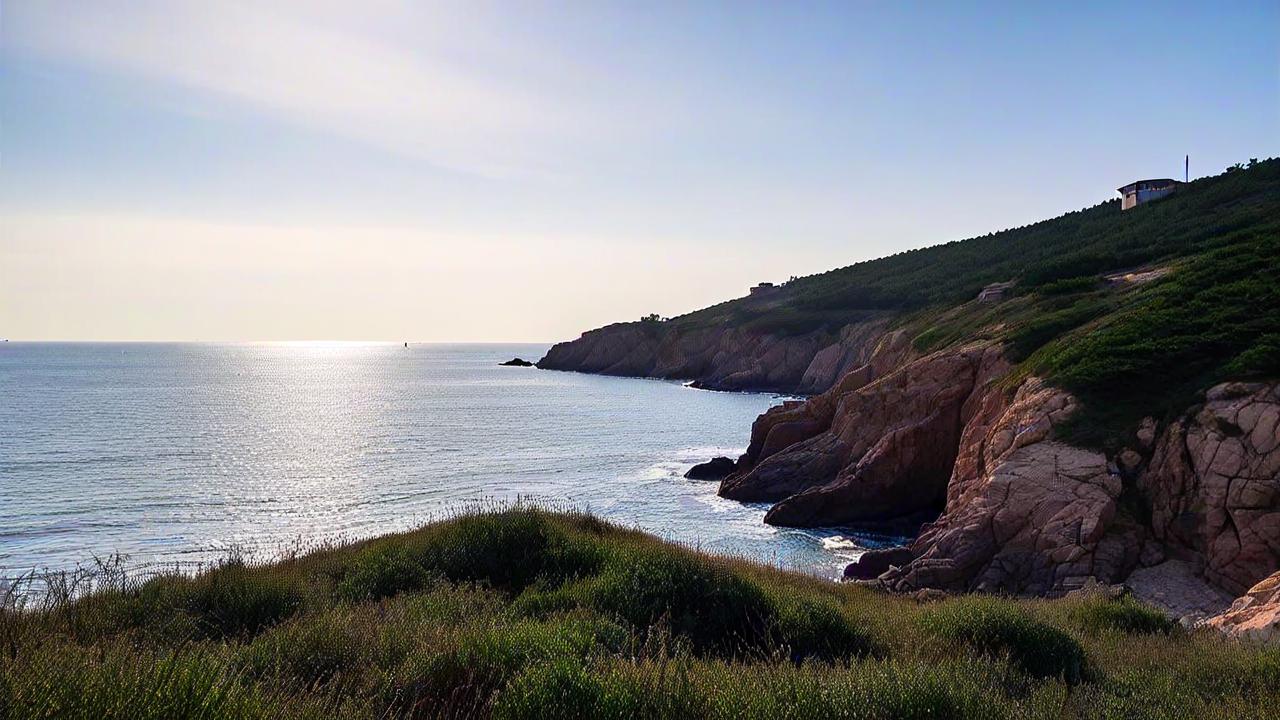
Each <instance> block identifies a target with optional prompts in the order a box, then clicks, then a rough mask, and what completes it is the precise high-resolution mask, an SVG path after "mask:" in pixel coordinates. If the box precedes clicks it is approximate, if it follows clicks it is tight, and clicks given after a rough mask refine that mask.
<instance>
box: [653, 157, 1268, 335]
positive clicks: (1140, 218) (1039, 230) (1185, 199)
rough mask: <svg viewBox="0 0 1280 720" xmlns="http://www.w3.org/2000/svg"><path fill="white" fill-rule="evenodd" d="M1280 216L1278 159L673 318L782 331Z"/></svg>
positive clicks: (1126, 261) (1140, 257)
mask: <svg viewBox="0 0 1280 720" xmlns="http://www.w3.org/2000/svg"><path fill="white" fill-rule="evenodd" d="M1278 215H1280V159H1276V160H1267V161H1264V162H1260V163H1256V164H1254V165H1253V166H1251V167H1249V168H1248V169H1246V170H1241V171H1237V172H1228V173H1224V174H1222V175H1219V176H1216V177H1209V178H1202V179H1200V180H1196V181H1194V182H1192V183H1191V184H1189V185H1188V186H1187V187H1185V188H1184V189H1183V190H1182V191H1181V192H1179V193H1177V194H1175V195H1173V196H1172V197H1169V198H1167V199H1164V200H1161V201H1158V202H1154V203H1150V204H1148V205H1144V206H1142V207H1141V208H1140V209H1136V210H1134V211H1131V212H1122V211H1121V210H1120V201H1119V200H1112V201H1108V202H1104V203H1102V204H1100V205H1095V206H1094V207H1091V208H1086V209H1084V210H1078V211H1076V212H1070V213H1067V214H1065V215H1062V216H1060V217H1057V218H1053V219H1051V220H1044V221H1042V222H1038V223H1034V224H1032V225H1026V226H1024V227H1020V228H1014V229H1011V230H1003V231H1001V232H996V233H990V234H988V235H984V236H982V237H976V238H969V239H967V240H958V241H955V242H950V243H946V244H944V245H936V246H934V247H929V248H923V249H920V250H910V251H907V252H902V253H898V254H896V255H890V256H889V257H884V258H879V259H877V260H869V261H867V262H861V263H858V264H856V265H850V266H848V267H843V268H839V269H836V270H831V271H829V272H825V273H821V274H819V275H810V276H808V277H802V278H795V279H793V280H791V281H789V282H788V283H786V285H785V286H783V287H782V288H781V289H780V290H779V291H778V293H779V297H778V299H777V301H776V302H771V303H752V302H750V301H747V300H735V301H731V302H727V303H722V304H720V305H717V306H714V307H711V308H707V309H705V310H700V311H698V312H695V313H690V314H688V315H683V316H680V317H678V318H675V319H673V320H672V321H671V322H672V323H675V324H677V325H686V326H690V325H691V326H700V325H708V324H717V323H720V322H725V321H732V322H735V323H760V324H761V325H762V326H766V325H769V326H776V328H775V329H778V330H783V331H789V332H807V331H809V330H812V329H814V328H815V327H818V326H821V325H824V324H828V325H829V324H831V323H837V324H844V323H845V322H849V321H850V320H856V319H858V318H860V317H863V316H865V315H866V314H867V313H869V312H873V311H894V312H901V311H912V310H918V309H921V308H925V307H931V306H934V307H936V306H944V307H945V306H953V305H957V304H960V303H964V302H967V301H969V300H972V299H973V298H974V297H975V296H976V295H977V294H978V291H980V290H981V289H982V288H983V287H984V286H986V285H988V284H990V283H993V282H1002V281H1007V280H1014V281H1017V282H1018V284H1019V286H1020V287H1022V288H1024V289H1029V288H1036V287H1041V286H1045V285H1049V284H1051V283H1054V282H1057V281H1060V280H1063V279H1067V278H1080V277H1082V276H1089V275H1100V274H1102V273H1105V272H1112V271H1117V270H1121V269H1124V268H1130V267H1135V266H1138V265H1142V264H1146V263H1153V262H1163V261H1168V260H1173V259H1176V258H1180V257H1186V256H1188V255H1193V254H1196V253H1199V252H1202V251H1204V250H1206V249H1208V248H1211V247H1214V246H1215V245H1216V244H1217V242H1218V241H1219V239H1220V238H1221V237H1223V236H1224V235H1228V234H1230V233H1232V232H1235V231H1238V230H1244V229H1248V228H1254V227H1258V226H1259V225H1263V224H1266V223H1269V222H1272V221H1274V219H1275V218H1276V217H1277V216H1278Z"/></svg>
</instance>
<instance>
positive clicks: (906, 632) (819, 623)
mask: <svg viewBox="0 0 1280 720" xmlns="http://www.w3.org/2000/svg"><path fill="white" fill-rule="evenodd" d="M98 580H99V583H100V585H99V587H98V590H97V591H96V592H95V593H93V594H91V595H88V596H85V597H81V598H79V599H72V598H70V597H68V596H67V594H66V593H65V592H63V593H58V592H54V593H52V594H51V595H49V596H47V597H46V598H45V600H44V602H42V603H37V604H36V605H35V606H33V607H28V608H27V609H26V610H25V611H22V612H16V611H14V610H13V609H12V608H11V607H10V608H6V609H5V610H4V611H3V613H2V614H0V643H3V657H2V659H0V717H3V718H53V717H57V718H232V717H235V718H245V717H251V718H258V717H260V718H291V717H292V718H310V717H315V718H346V717H351V718H386V717H392V718H399V717H498V718H517V717H538V718H546V719H550V718H568V717H608V718H631V717H652V718H661V717H668V718H702V717H706V718H711V717H722V718H739V717H830V718H925V717H928V718H1005V717H1044V718H1060V717H1096V718H1147V717H1150V718H1166V717H1168V718H1173V717H1178V718H1181V717H1241V718H1245V717H1249V718H1253V717H1266V716H1268V714H1269V713H1271V712H1273V711H1274V710H1275V708H1276V707H1277V706H1278V704H1280V653H1278V652H1277V651H1275V650H1261V649H1257V648H1250V647H1245V646H1242V645H1238V644H1234V643H1231V642H1228V641H1224V640H1222V639H1219V638H1217V637H1216V636H1211V635H1203V634H1193V633H1187V632H1185V631H1183V630H1181V629H1180V628H1178V627H1177V626H1175V625H1173V624H1171V623H1169V622H1168V621H1167V620H1165V619H1164V618H1163V616H1162V615H1160V614H1159V613H1156V612H1154V611H1152V610H1150V609H1148V608H1145V607H1143V606H1141V605H1139V604H1137V603H1135V602H1133V601H1130V600H1120V601H1113V600H1106V599H1103V598H1101V597H1089V598H1077V599H1069V600H1057V601H1029V600H1008V599H1000V598H994V597H976V596H969V597H960V598H952V599H947V600H943V601H941V602H928V603H924V602H921V603H917V602H916V601H913V600H911V599H908V598H903V597H895V596H887V595H881V594H877V593H875V592H873V591H870V590H867V589H864V588H859V587H851V586H840V585H833V584H831V583H828V582H824V581H819V580H816V579H813V578H808V577H805V576H801V575H796V574H791V573H785V572H781V571H777V570H773V569H769V568H766V567H762V566H758V565H753V564H749V563H745V562H740V561H730V560H725V559H720V558H713V557H709V556H705V555H701V554H698V553H695V552H692V551H690V550H688V549H684V548H680V547H676V546H672V545H669V544H665V543H661V542H659V541H657V540H655V539H653V538H651V537H649V536H645V535H643V534H640V533H637V532H634V531H627V530H623V529H619V528H617V527H614V526H611V525H608V524H605V523H603V522H601V521H599V520H597V519H594V518H592V517H589V516H583V515H576V514H552V513H547V512H543V511H537V510H530V509H522V508H515V509H511V510H507V511H503V512H495V513H478V514H471V515H466V516H462V517H459V518H456V519H454V520H451V521H448V522H444V523H438V524H434V525H430V526H426V527H424V528H422V529H420V530H418V531H415V532H412V533H408V534H402V535H394V536H388V537H383V538H379V539H376V540H372V541H369V542H364V543H359V544H354V545H349V546H344V547H338V548H332V549H325V550H321V551H318V552H314V553H311V554H308V555H305V556H301V557H296V558H288V559H285V560H283V561H281V562H278V563H275V564H271V565H265V566H247V565H246V564H244V563H242V562H228V563H225V564H223V565H221V566H219V567H217V568H214V569H212V570H210V571H208V572H205V573H202V574H200V575H198V576H195V577H184V576H176V575H175V576H163V577H157V578H153V579H150V580H147V581H145V582H132V581H129V580H128V579H127V578H125V577H124V576H123V575H121V574H119V573H107V574H105V575H102V576H100V577H99V578H98ZM55 585H56V584H55ZM64 590H65V588H64Z"/></svg>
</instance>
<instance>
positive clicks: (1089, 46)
mask: <svg viewBox="0 0 1280 720" xmlns="http://www.w3.org/2000/svg"><path fill="white" fill-rule="evenodd" d="M2 2H3V4H2V5H0V12H2V13H3V17H2V19H0V21H2V23H3V25H2V29H0V33H2V42H3V46H2V48H0V337H10V338H15V339H172V340H253V339H281V340H287V339H384V340H395V341H399V340H424V341H426V340H436V341H450V340H459V341H461V340H535V341H542V340H561V339H568V338H571V337H575V336H576V335H577V334H578V333H579V332H580V331H582V330H585V329H588V328H590V327H594V326H598V325H601V324H604V323H607V322H612V321H615V320H623V319H634V318H637V317H639V316H640V315H642V314H645V313H649V312H658V313H661V314H664V315H674V314H679V313H681V312H685V311H689V310H693V309H696V308H698V307H702V306H705V305H708V304H711V303H714V302H718V301H720V300H724V299H727V298H730V297H735V296H738V295H742V294H744V293H745V291H746V288H747V286H748V285H750V284H752V283H754V282H757V281H760V280H785V279H786V278H787V277H788V276H790V275H802V274H809V273H813V272H818V271H822V270H827V269H830V268H833V267H837V266H842V265H847V264H849V263H851V262H854V261H857V260H862V259H867V258H872V257H877V256H881V255H885V254H888V253H893V252H897V251H900V250H904V249H908V248H914V247H920V246H924V245H932V244H937V243H939V242H945V241H948V240H955V239H960V238H964V237H968V236H971V235H975V234H981V233H985V232H988V231H991V230H997V229H1001V228H1005V227H1009V226H1016V225H1020V224H1024V223H1027V222H1030V221H1033V220H1037V219H1041V218H1044V217H1048V216H1052V215H1055V214H1058V213H1061V212H1063V211H1067V210H1072V209H1076V208H1079V207H1082V206H1086V205H1092V204H1094V203H1097V202H1099V201H1102V200H1105V199H1108V198H1110V197H1113V196H1114V188H1116V187H1119V186H1120V185H1122V184H1124V183H1126V182H1128V181H1130V180H1134V179H1137V178H1143V177H1161V176H1178V175H1180V174H1181V171H1182V156H1183V155H1184V154H1185V153H1190V155H1191V167H1192V174H1193V175H1198V174H1209V173H1216V172H1219V171H1221V170H1222V168H1223V167H1224V166H1226V165H1228V164H1230V163H1233V162H1237V161H1242V160H1247V159H1248V158H1250V157H1265V156H1271V155H1280V10H1278V8H1280V3H1277V2H1276V1H1275V0H1266V1H1264V2H1254V3H1246V2H1213V3H1206V2H1196V3H1180V2H1151V3H1117V2H1106V3H1101V2H1100V3H1096V4H1084V3H1077V2H1069V3H1026V2H1016V3H1008V4H1007V5H1003V6H1002V5H997V4H995V3H982V4H981V5H979V4H978V3H974V4H972V5H970V4H962V3H945V2H928V3H903V2H892V3H891V2H844V3H833V4H829V5H828V4H813V3H802V2H794V3H792V2H768V3H758V4H757V3H748V2H728V3H712V2H706V3H696V2H692V1H686V2H675V3H670V4H667V3H661V2H654V1H653V0H646V1H645V2H628V3H605V2H590V3H588V2H581V3H537V2H528V1H526V0H522V1H520V2H511V3H502V4H488V3H481V2H476V1H475V0H471V1H468V2H463V3H457V4H445V5H437V4H434V3H422V2H389V1H387V2H383V1H373V2H371V1H370V0H362V1H360V2H315V1H311V2H297V3H287V2H276V3H272V2H265V1H264V0H258V1H257V2H246V3H238V2H231V1H228V0H218V1H216V2H208V1H201V2H176V1H169V0H166V1H162V2H144V1H142V2H106V1H104V0H95V1H93V2H83V3H78V2H60V1H56V0H2Z"/></svg>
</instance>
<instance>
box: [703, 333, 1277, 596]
mask: <svg viewBox="0 0 1280 720" xmlns="http://www.w3.org/2000/svg"><path fill="white" fill-rule="evenodd" d="M1009 371H1010V364H1009V363H1008V362H1007V361H1006V359H1005V357H1004V354H1003V352H1002V350H1001V348H1000V346H998V345H995V344H990V343H988V344H983V343H976V344H971V345H965V346H960V347H956V348H950V349H947V350H943V351H940V352H936V353H933V354H929V355H924V356H919V355H918V354H917V353H914V352H912V351H911V350H910V349H909V346H908V345H907V343H905V342H904V340H903V338H901V337H899V336H897V335H895V334H894V333H885V334H882V335H881V336H880V337H879V339H878V341H877V343H876V345H875V347H874V348H872V351H871V353H870V354H869V355H868V360H867V362H866V363H864V364H863V365H861V366H858V367H857V368H854V369H853V370H851V371H850V372H848V373H847V374H846V375H845V376H844V377H843V378H842V379H841V380H840V381H839V382H838V383H837V384H836V385H834V386H833V387H832V388H830V389H829V390H827V391H826V392H824V393H822V394H820V395H817V396H815V397H813V398H810V399H809V400H807V401H803V402H799V401H797V402H790V403H784V404H783V405H780V406H778V407H775V408H773V409H771V410H770V411H768V412H767V413H765V414H764V415H761V416H760V418H759V419H757V421H756V423H755V424H754V426H753V428H752V435H751V444H750V446H749V447H748V449H747V451H746V453H744V454H743V456H742V457H741V458H739V460H738V462H737V464H736V466H735V469H734V472H733V473H732V474H731V475H730V476H729V477H727V478H726V479H725V480H724V481H723V482H722V484H721V488H720V493H721V494H722V495H723V496H725V497H729V498H734V499H739V500H746V501H767V502H773V503H775V505H774V506H773V508H772V509H771V510H770V511H769V513H768V514H767V515H766V522H770V523H774V524H779V525H798V526H817V525H842V524H850V523H854V524H856V523H859V522H864V521H885V520H888V519H891V518H894V517H901V516H905V515H911V514H914V513H920V512H922V511H930V510H932V511H933V512H934V513H936V515H937V517H936V519H935V520H934V521H933V522H931V523H929V524H927V525H926V526H925V527H924V528H923V530H922V532H921V533H920V535H919V536H918V537H917V538H916V540H915V541H914V542H913V544H912V545H911V547H910V555H909V559H906V558H902V559H901V560H902V561H901V562H900V563H899V564H898V565H897V566H893V567H890V568H888V569H887V570H886V571H885V572H884V573H883V574H881V575H880V576H879V580H878V581H879V583H880V584H882V585H884V586H886V587H889V588H891V589H894V590H898V591H914V590H919V589H924V588H933V589H942V590H948V591H969V590H979V591H990V592H1008V593H1017V594H1035V595H1058V594H1062V593H1065V592H1067V591H1070V590H1072V589H1075V588H1079V587H1081V586H1083V585H1085V584H1086V583H1089V582H1093V581H1094V580H1096V581H1100V582H1103V583H1114V582H1119V581H1123V580H1125V579H1126V578H1127V577H1128V576H1129V574H1130V573H1131V572H1133V571H1134V570H1135V569H1137V568H1140V567H1151V566H1157V565H1161V564H1162V563H1165V562H1166V561H1169V562H1176V563H1178V564H1179V567H1187V568H1190V574H1191V575H1193V576H1194V578H1195V579H1196V581H1197V582H1203V583H1206V584H1208V585H1210V586H1212V587H1214V588H1220V589H1223V590H1226V591H1228V592H1230V593H1232V594H1238V593H1241V592H1244V591H1245V590H1246V589H1248V588H1249V587H1251V586H1253V585H1254V584H1255V583H1257V582H1259V581H1260V580H1261V579H1263V578H1265V577H1267V576H1268V575H1270V574H1272V573H1274V572H1276V571H1277V570H1280V385H1278V384H1275V383H1270V384H1266V383H1255V384H1242V383H1227V384H1222V385H1218V386H1215V387H1213V388H1211V389H1210V390H1209V391H1207V393H1206V394H1205V396H1204V403H1203V404H1202V405H1200V406H1197V407H1194V408H1191V409H1190V410H1189V411H1188V412H1187V413H1186V414H1185V415H1184V416H1183V417H1181V418H1179V419H1176V420H1174V421H1172V422H1170V423H1168V424H1167V426H1165V427H1163V428H1161V427H1160V426H1159V424H1158V423H1157V422H1156V421H1155V419H1152V418H1148V419H1147V420H1145V421H1143V423H1142V424H1141V425H1140V426H1139V427H1137V428H1134V432H1133V434H1132V442H1131V443H1130V445H1131V446H1130V447H1125V448H1123V449H1121V450H1120V451H1118V452H1115V453H1114V454H1113V455H1112V456H1108V455H1107V454H1105V453H1104V452H1102V451H1099V450H1092V449H1086V448H1080V447H1075V446H1072V445H1069V444H1066V443H1064V442H1061V441H1059V440H1057V439H1056V437H1055V427H1056V426H1057V425H1059V424H1060V423H1062V422H1063V421H1065V420H1066V419H1068V418H1070V417H1071V416H1072V415H1073V414H1075V413H1076V412H1077V411H1078V409H1079V403H1078V401H1077V400H1076V399H1075V398H1074V397H1073V396H1072V395H1071V394H1070V393H1067V392H1066V391H1063V390H1061V389H1058V388H1054V387H1052V386H1050V385H1048V384H1046V383H1045V382H1044V381H1042V380H1040V379H1039V378H1035V377H1027V378H1024V379H1021V380H1020V381H1016V382H1015V381H1013V380H1011V379H1010V378H1011V377H1016V376H1012V375H1011V374H1010V372H1009ZM1154 576H1159V573H1156V574H1155V575H1154Z"/></svg>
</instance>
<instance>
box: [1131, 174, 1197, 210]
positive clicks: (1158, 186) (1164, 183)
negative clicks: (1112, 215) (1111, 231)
mask: <svg viewBox="0 0 1280 720" xmlns="http://www.w3.org/2000/svg"><path fill="white" fill-rule="evenodd" d="M1182 184H1183V183H1180V182H1178V181H1177V180H1174V179H1172V178H1159V179H1157V180H1138V181H1136V182H1131V183H1129V184H1128V185H1125V186H1124V187H1122V188H1119V189H1118V190H1116V192H1118V193H1120V195H1121V197H1123V198H1124V200H1122V201H1121V203H1120V209H1121V210H1128V209H1129V208H1134V207H1137V206H1139V205H1141V204H1142V203H1145V202H1151V201H1152V200H1159V199H1160V198H1162V197H1164V196H1166V195H1169V194H1171V193H1173V191H1175V190H1177V189H1178V188H1179V187H1180V186H1181V185H1182Z"/></svg>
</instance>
